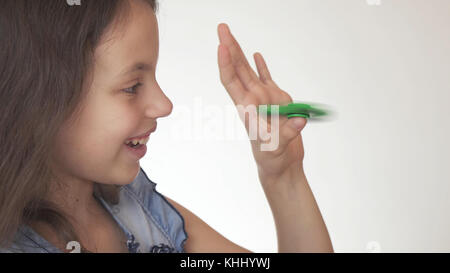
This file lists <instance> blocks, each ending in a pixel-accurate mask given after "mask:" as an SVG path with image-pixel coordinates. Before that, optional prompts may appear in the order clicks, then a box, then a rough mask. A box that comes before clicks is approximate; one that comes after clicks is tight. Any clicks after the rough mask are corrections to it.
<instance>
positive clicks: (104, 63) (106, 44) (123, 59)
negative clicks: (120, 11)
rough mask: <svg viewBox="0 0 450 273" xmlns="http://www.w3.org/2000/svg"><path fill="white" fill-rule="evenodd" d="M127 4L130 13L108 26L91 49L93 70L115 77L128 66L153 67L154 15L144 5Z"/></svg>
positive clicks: (156, 42)
mask: <svg viewBox="0 0 450 273" xmlns="http://www.w3.org/2000/svg"><path fill="white" fill-rule="evenodd" d="M129 3H130V9H129V11H128V13H127V14H125V17H123V19H124V20H117V21H115V22H113V23H111V26H110V28H109V29H107V30H106V31H105V34H104V35H103V36H102V39H101V41H100V43H99V46H98V47H97V48H96V49H95V53H94V55H95V67H96V69H97V70H98V69H101V70H102V71H105V72H109V73H113V74H115V75H119V74H120V73H121V72H123V69H124V68H126V67H128V66H129V65H131V64H132V63H136V62H149V63H151V64H152V65H153V66H155V65H156V63H155V62H156V61H157V58H158V51H159V37H158V36H159V34H158V22H157V18H156V15H155V14H154V12H153V10H152V8H151V7H150V5H148V4H146V3H144V1H129ZM121 19H122V18H121ZM116 23H117V24H116Z"/></svg>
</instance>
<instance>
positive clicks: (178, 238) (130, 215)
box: [0, 168, 188, 253]
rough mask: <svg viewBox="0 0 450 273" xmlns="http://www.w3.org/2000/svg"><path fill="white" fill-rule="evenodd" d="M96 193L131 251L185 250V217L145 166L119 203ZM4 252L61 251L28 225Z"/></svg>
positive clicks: (127, 186)
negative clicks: (111, 202) (115, 203)
mask: <svg viewBox="0 0 450 273" xmlns="http://www.w3.org/2000/svg"><path fill="white" fill-rule="evenodd" d="M94 196H95V197H96V198H97V199H98V200H99V201H100V202H101V203H102V204H103V206H104V207H105V209H106V210H107V211H108V212H109V213H110V214H111V215H112V217H113V218H114V220H115V221H116V222H117V223H118V225H119V226H120V228H121V229H122V230H123V231H124V233H125V234H126V236H127V247H128V250H129V252H131V253H167V252H181V253H183V252H185V250H184V244H185V242H186V240H187V238H188V235H187V233H186V230H185V225H184V219H183V217H182V216H181V214H180V213H179V212H178V210H176V209H175V208H174V207H173V206H172V205H171V204H170V203H169V202H168V201H167V199H166V198H164V196H162V195H161V194H160V193H159V192H158V191H157V190H156V183H155V182H153V181H151V180H150V179H149V178H148V176H147V174H146V173H145V172H144V170H143V169H142V168H140V171H139V174H138V175H137V177H136V178H135V179H134V180H133V182H132V183H130V184H128V185H125V186H122V187H121V188H120V193H119V196H120V200H119V203H118V204H117V205H111V204H109V203H108V202H106V201H105V200H104V199H103V198H102V197H101V196H98V195H97V194H96V193H95V192H94ZM69 249H71V248H69ZM2 252H32V253H39V252H42V253H62V251H61V250H60V249H58V248H57V247H55V246H53V245H52V244H51V243H50V242H48V241H47V240H46V239H44V238H43V237H41V236H40V235H39V234H38V233H37V232H36V231H34V230H33V229H32V228H31V227H30V226H28V225H25V224H24V225H22V226H21V227H20V228H19V230H18V231H17V232H16V235H15V237H14V240H13V243H12V244H11V246H10V247H8V248H0V253H2Z"/></svg>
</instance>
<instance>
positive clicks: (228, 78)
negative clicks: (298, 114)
mask: <svg viewBox="0 0 450 273" xmlns="http://www.w3.org/2000/svg"><path fill="white" fill-rule="evenodd" d="M218 33H219V39H220V42H221V44H220V45H219V49H218V63H219V69H220V79H221V82H222V84H223V85H224V87H225V89H226V90H227V92H228V93H229V95H230V97H231V99H232V100H233V103H234V104H235V105H236V106H238V107H237V110H238V113H239V117H240V118H241V120H242V122H243V123H244V125H245V128H246V131H247V134H249V132H250V131H249V130H250V128H252V127H250V125H251V123H250V120H251V121H255V123H253V124H257V127H258V128H260V127H261V126H262V128H264V129H263V131H266V130H267V131H268V132H272V130H274V133H277V132H278V133H279V134H280V135H279V138H280V145H278V147H277V149H274V150H271V151H262V150H261V145H262V144H267V142H269V141H270V139H269V140H267V141H264V140H263V139H266V138H265V137H264V136H263V135H260V134H259V133H258V137H257V139H254V140H253V139H251V140H250V142H251V145H252V152H253V156H254V158H255V160H256V163H257V165H258V168H259V169H260V170H263V171H264V173H265V174H267V175H276V174H278V173H279V172H281V171H283V169H285V168H288V167H289V166H290V165H291V164H294V163H297V162H301V161H302V160H303V156H304V150H303V144H302V138H301V134H300V133H298V134H297V135H296V136H295V135H294V137H292V135H291V136H288V135H287V134H292V131H289V130H287V129H284V127H285V125H286V123H287V122H288V119H287V117H285V116H280V118H279V126H271V123H272V121H271V118H270V116H268V117H267V118H264V116H260V115H257V114H256V112H255V111H250V113H248V114H247V115H246V113H245V111H244V110H243V108H246V107H248V106H253V107H257V106H258V105H260V104H286V103H290V102H292V98H291V96H290V95H289V94H288V93H286V92H285V91H283V90H281V89H280V88H279V87H278V86H277V85H276V84H275V82H274V81H273V80H272V77H271V75H270V72H269V70H268V68H267V65H266V63H265V61H264V59H263V57H262V55H261V54H259V53H256V54H254V55H253V56H254V59H255V63H256V67H257V70H258V74H259V76H258V75H257V74H256V73H255V71H254V70H253V69H252V68H251V67H250V65H249V63H248V61H247V59H246V58H245V55H244V53H243V52H242V49H241V48H240V46H239V44H238V42H237V41H236V40H235V38H234V37H233V35H232V34H231V32H230V31H229V29H228V26H227V25H225V24H219V26H218ZM246 109H247V110H249V109H255V108H246ZM301 119H302V120H304V123H305V124H304V125H306V119H303V118H301ZM304 125H303V126H304ZM300 130H301V129H300ZM286 132H288V133H286ZM261 136H263V137H262V138H261Z"/></svg>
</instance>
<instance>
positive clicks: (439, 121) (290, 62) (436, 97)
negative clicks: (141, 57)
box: [141, 0, 450, 252]
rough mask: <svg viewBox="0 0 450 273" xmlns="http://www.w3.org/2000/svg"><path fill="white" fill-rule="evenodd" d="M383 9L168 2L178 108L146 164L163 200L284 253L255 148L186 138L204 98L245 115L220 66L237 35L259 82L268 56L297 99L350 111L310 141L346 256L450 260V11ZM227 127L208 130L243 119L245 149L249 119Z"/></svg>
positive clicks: (163, 26) (311, 127) (310, 131)
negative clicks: (439, 255) (222, 38)
mask: <svg viewBox="0 0 450 273" xmlns="http://www.w3.org/2000/svg"><path fill="white" fill-rule="evenodd" d="M372 2H373V3H375V5H373V3H372V4H370V3H368V2H367V1H366V0H341V1H336V0H283V1H269V0H264V1H263V0H244V1H243V0H239V1H237V0H234V1H218V0H192V1H185V0H170V1H166V0H160V11H159V13H158V15H157V16H158V20H159V27H160V57H159V63H158V70H157V80H158V82H159V84H160V86H161V88H162V89H163V90H164V92H165V93H166V95H167V96H168V97H169V99H170V100H171V101H172V102H173V104H174V109H173V112H172V114H171V115H170V116H169V117H166V118H163V119H159V120H158V129H157V131H156V132H155V133H153V134H152V136H151V138H150V141H149V143H148V153H147V155H146V156H145V157H144V158H143V159H142V160H141V166H142V167H143V168H144V170H145V171H146V172H147V174H148V175H149V177H150V179H152V180H153V181H154V182H156V183H157V184H158V186H157V190H158V191H160V192H161V193H163V194H165V195H167V196H169V197H170V198H172V199H174V200H175V201H177V202H179V203H180V204H182V205H183V206H185V207H186V208H188V209H190V210H191V211H192V212H194V213H195V214H196V215H198V216H199V217H200V218H202V219H203V220H204V221H205V222H207V223H208V224H209V225H210V226H212V227H213V228H214V229H216V230H217V231H218V232H220V233H221V234H222V235H224V236H225V237H227V238H228V239H230V240H231V241H233V242H235V243H237V244H239V245H241V246H243V247H245V248H248V249H250V250H252V251H255V252H277V242H276V230H275V226H274V222H273V218H272V214H271V210H270V207H269V205H268V203H267V201H266V199H265V195H264V192H263V190H262V188H261V185H260V182H259V180H258V176H257V171H256V166H255V163H254V160H253V156H252V154H251V148H250V144H249V142H248V140H246V139H245V138H240V139H237V138H230V137H228V138H226V137H224V139H223V140H220V139H219V140H217V139H215V138H213V137H211V136H208V135H206V134H201V132H200V133H199V134H200V137H199V138H198V139H188V138H187V137H186V135H185V134H184V133H183V132H182V131H181V130H180V128H181V127H183V126H186V124H188V126H190V125H189V124H191V122H195V121H193V119H194V118H193V117H192V116H190V115H186V114H185V115H182V114H179V113H178V111H179V110H180V109H181V108H188V109H192V112H194V108H195V104H194V101H195V100H196V99H200V100H201V101H202V104H203V106H205V105H206V104H210V105H215V106H216V107H219V108H222V109H225V107H230V106H231V107H234V106H233V105H232V101H231V99H230V97H229V95H228V93H227V92H226V90H225V89H224V88H223V86H222V85H221V83H220V78H219V70H218V65H217V46H218V45H219V39H218V36H217V25H218V24H219V23H221V22H224V23H227V24H228V25H229V26H230V28H231V31H232V32H233V34H234V35H235V37H236V38H237V40H238V41H239V43H240V44H241V47H242V48H243V50H244V52H245V54H246V56H247V58H248V59H249V62H250V64H251V65H252V67H253V68H254V69H255V71H256V66H255V64H254V60H253V57H252V54H253V53H255V52H261V53H262V54H263V56H264V57H265V59H266V62H267V64H268V66H269V69H270V71H271V73H272V77H273V79H274V80H275V82H276V83H277V84H278V85H279V86H280V88H282V89H283V90H285V91H287V92H288V93H289V94H291V96H292V97H293V98H294V100H300V101H302V100H303V101H312V102H320V103H325V104H328V105H331V106H333V107H334V108H335V109H336V110H337V112H338V115H337V117H336V119H335V120H333V121H329V122H324V123H312V122H311V123H309V124H308V125H307V127H306V128H305V129H304V131H303V133H302V134H303V141H304V146H305V160H304V165H305V173H306V175H307V178H308V181H309V184H310V186H311V188H312V190H313V192H314V196H315V198H316V200H317V203H318V205H319V208H320V210H321V212H322V215H323V217H324V220H325V223H326V224H327V227H328V230H329V233H330V236H331V239H332V242H333V246H334V249H335V251H336V252H368V251H381V252H444V251H445V252H448V251H450V232H449V230H450V215H449V208H450V201H449V193H450V185H449V182H450V171H449V169H450V167H449V162H450V161H449V152H450V145H449V144H448V141H447V140H448V139H450V125H449V124H450V122H449V121H450V118H449V117H450V108H449V102H450V95H449V94H450V80H449V72H450V35H449V33H450V32H449V29H450V16H449V15H450V1H448V0H433V1H429V0H381V2H380V4H379V5H377V4H376V2H377V1H376V0H374V1H372ZM177 113H178V114H177ZM222 115H223V117H222V118H217V120H215V119H214V118H211V117H210V118H209V119H208V117H209V116H208V115H200V116H199V117H200V119H202V120H203V122H204V123H205V124H206V123H209V125H208V126H210V127H211V126H212V127H214V124H216V125H218V126H219V128H220V127H222V128H223V127H224V119H228V120H230V119H231V120H236V122H237V123H236V124H237V125H238V126H236V128H238V132H237V134H238V135H239V134H240V135H241V136H245V135H244V133H245V129H244V127H243V125H242V124H240V123H238V122H240V120H239V119H238V116H237V113H233V112H231V113H228V114H224V113H222ZM224 116H225V117H224ZM212 127H211V128H212ZM189 128H191V130H192V131H194V127H193V126H190V127H189ZM200 128H205V127H200ZM208 128H209V127H208ZM205 130H210V129H205ZM197 131H198V130H197ZM197 133H198V132H197ZM219 134H222V135H224V134H225V132H222V133H219Z"/></svg>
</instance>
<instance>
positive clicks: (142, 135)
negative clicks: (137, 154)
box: [126, 124, 157, 141]
mask: <svg viewBox="0 0 450 273" xmlns="http://www.w3.org/2000/svg"><path fill="white" fill-rule="evenodd" d="M156 126H157V124H155V127H153V128H152V129H150V130H149V131H147V132H145V133H143V134H141V135H138V136H134V137H130V138H128V139H127V140H126V141H128V140H135V139H141V138H146V137H148V136H150V134H151V133H153V132H154V131H155V130H156Z"/></svg>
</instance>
